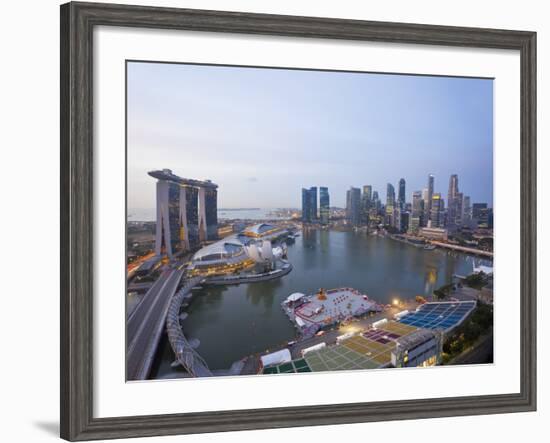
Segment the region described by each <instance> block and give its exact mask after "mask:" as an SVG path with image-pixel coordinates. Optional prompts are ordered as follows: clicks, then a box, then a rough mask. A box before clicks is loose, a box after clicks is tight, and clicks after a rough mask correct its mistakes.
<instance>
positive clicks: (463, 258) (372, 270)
mask: <svg viewBox="0 0 550 443" xmlns="http://www.w3.org/2000/svg"><path fill="white" fill-rule="evenodd" d="M287 254H288V262H289V263H291V264H292V267H293V270H292V272H289V273H288V274H287V275H285V276H283V277H282V278H277V279H273V280H268V281H260V282H254V283H245V282H240V284H236V285H229V286H228V285H199V287H197V288H196V289H193V291H192V295H193V297H192V302H191V303H190V304H189V306H187V307H186V313H187V314H188V315H187V318H185V320H183V321H182V322H181V324H182V329H183V332H184V333H185V336H188V337H193V338H196V339H198V340H199V341H200V346H199V347H198V348H197V352H198V353H199V354H200V355H201V356H202V357H203V358H204V360H205V361H206V362H207V363H208V365H209V367H210V369H211V370H212V371H214V372H215V371H217V370H227V369H228V368H231V367H232V365H233V364H234V363H235V362H238V361H240V360H242V359H243V358H244V357H246V356H251V355H260V354H263V353H266V352H269V351H272V350H276V349H281V348H283V347H286V346H287V344H288V342H292V341H296V339H297V337H298V336H299V334H297V332H298V331H297V329H296V327H295V325H294V324H293V323H292V322H291V321H290V320H289V317H288V316H287V315H286V314H285V312H284V310H283V309H282V308H281V304H282V303H283V302H284V300H285V299H287V297H288V296H290V295H291V294H293V293H296V292H301V293H304V294H310V295H311V294H315V293H317V291H318V290H319V288H321V287H322V288H342V287H351V288H354V289H356V290H357V291H359V292H360V293H361V294H365V295H368V298H369V300H372V301H375V302H377V303H379V304H380V305H384V306H385V307H386V308H385V310H384V311H383V312H381V313H379V314H376V313H373V314H369V313H367V314H365V316H364V317H365V318H363V319H359V320H358V321H357V322H350V324H349V326H348V328H353V327H357V326H361V325H367V324H370V323H372V322H373V321H376V320H377V319H378V318H382V317H383V316H384V315H385V314H386V313H395V312H397V309H396V308H393V307H391V306H392V302H393V301H394V300H395V299H399V300H400V301H401V302H403V303H405V302H406V303H410V308H411V309H414V308H415V305H414V299H415V297H416V296H418V295H422V296H430V295H431V294H432V292H433V290H434V289H436V288H437V287H440V286H442V285H444V284H446V283H448V282H450V281H451V280H452V278H453V275H455V274H458V275H468V274H469V273H471V270H472V258H471V256H468V255H465V254H461V253H453V254H447V253H445V252H444V251H442V250H439V249H436V250H433V251H427V250H424V249H422V248H411V247H409V246H408V245H405V244H403V243H400V242H395V241H392V240H391V239H388V238H384V237H378V236H367V235H365V234H363V233H355V232H337V231H321V230H308V231H303V232H302V233H301V235H299V236H297V237H296V238H295V241H294V242H292V243H289V244H288V251H287ZM388 306H390V308H389V310H387V307H388ZM394 311H395V312H394ZM379 315H381V316H382V317H379ZM324 329H325V330H326V334H327V336H325V341H326V339H328V338H330V337H331V335H330V334H332V333H333V332H331V327H330V326H327V327H325V328H324ZM334 334H335V337H336V335H341V334H342V332H341V330H339V332H338V331H336V332H334ZM335 337H334V340H335ZM321 338H323V337H316V336H313V337H312V338H310V339H307V340H304V341H303V343H304V345H303V346H306V345H314V344H316V342H317V341H322V340H320V339H321ZM301 343H302V342H300V345H294V347H295V348H296V349H299V348H300V347H301ZM161 347H162V349H161V352H159V355H158V359H157V362H156V365H155V368H154V372H153V374H152V375H153V377H154V378H163V377H178V376H180V377H181V376H185V374H184V372H183V371H180V370H178V369H174V368H172V367H171V363H172V362H173V361H174V354H173V352H172V350H171V348H170V344H169V343H168V341H167V340H165V341H164V342H162V343H161ZM294 347H291V352H294V350H293V348H294ZM306 347H307V346H306Z"/></svg>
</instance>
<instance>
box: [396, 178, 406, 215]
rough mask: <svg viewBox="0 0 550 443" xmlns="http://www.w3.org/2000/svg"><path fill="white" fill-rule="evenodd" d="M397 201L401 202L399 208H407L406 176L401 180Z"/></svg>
mask: <svg viewBox="0 0 550 443" xmlns="http://www.w3.org/2000/svg"><path fill="white" fill-rule="evenodd" d="M397 201H398V203H399V208H401V209H402V210H404V209H405V179H404V178H402V179H400V180H399V194H398V197H397Z"/></svg>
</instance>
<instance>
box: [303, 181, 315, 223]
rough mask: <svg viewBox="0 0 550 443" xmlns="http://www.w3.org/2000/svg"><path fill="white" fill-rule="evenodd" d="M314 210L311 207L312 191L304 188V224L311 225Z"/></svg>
mask: <svg viewBox="0 0 550 443" xmlns="http://www.w3.org/2000/svg"><path fill="white" fill-rule="evenodd" d="M312 218H313V208H312V207H311V194H310V190H309V189H306V188H302V222H304V223H311V222H312V221H313V220H312Z"/></svg>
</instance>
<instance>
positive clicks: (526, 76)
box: [60, 3, 536, 441]
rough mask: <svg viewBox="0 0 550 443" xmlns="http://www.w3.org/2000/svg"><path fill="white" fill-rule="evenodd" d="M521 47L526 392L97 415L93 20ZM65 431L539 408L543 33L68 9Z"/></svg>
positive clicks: (181, 428)
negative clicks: (539, 63)
mask: <svg viewBox="0 0 550 443" xmlns="http://www.w3.org/2000/svg"><path fill="white" fill-rule="evenodd" d="M99 25H105V26H125V27H137V28H161V29H176V30H193V31H214V32H231V33H245V34H264V35H279V36H291V37H304V38H307V37H310V38H311V37H313V38H325V39H344V40H364V41H381V42H393V43H413V44H429V45H446V46H461V47H472V48H498V49H513V50H517V51H519V53H520V57H521V86H520V87H521V148H520V149H521V154H520V155H521V269H520V272H521V294H520V298H521V301H520V303H521V310H520V317H521V338H520V342H521V355H520V358H521V362H520V365H521V383H520V384H521V391H520V393H518V394H501V395H484V396H469V397H454V398H434V399H420V400H404V401H387V402H369V403H350V404H339V405H319V406H303V407H288V408H275V409H253V410H238V411H214V412H200V413H186V414H168V415H153V416H131V417H109V418H94V417H93V402H94V400H93V364H92V361H93V340H92V338H93V333H92V332H93V331H92V328H93V321H92V320H93V318H92V316H93V314H92V313H93V309H92V306H93V291H92V290H93V265H92V263H93V260H92V258H93V247H92V245H93V238H92V232H93V230H92V226H93V196H92V193H93V173H92V164H93V162H92V159H93V155H94V153H93V143H92V128H93V127H92V118H93V102H92V97H93V94H92V83H93V82H92V64H93V60H92V54H93V48H92V45H93V38H92V37H93V29H94V27H96V26H99ZM60 117H61V126H60V130H61V276H60V278H61V437H62V438H64V439H67V440H71V441H75V440H91V439H105V438H123V437H144V436H153V435H171V434H189V433H201V432H220V431H235V430H245V429H261V428H281V427H291V426H311V425H326V424H339V423H356V422H371V421H381V420H403V419H418V418H428V417H446V416H459V415H478V414H495V413H508V412H520V411H533V410H535V409H536V33H534V32H525V31H508V30H495V29H477V28H459V27H446V26H431V25H430V26H427V25H418V24H403V23H382V22H369V21H357V20H341V19H329V18H312V17H295V16H280V15H264V14H249V13H235V12H219V11H202V10H187V9H172V8H154V7H141V6H121V5H114V4H99V3H68V4H65V5H62V6H61V116H60Z"/></svg>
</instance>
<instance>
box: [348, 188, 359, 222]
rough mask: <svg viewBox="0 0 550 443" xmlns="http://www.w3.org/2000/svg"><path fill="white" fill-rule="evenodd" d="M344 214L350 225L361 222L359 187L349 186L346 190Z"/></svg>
mask: <svg viewBox="0 0 550 443" xmlns="http://www.w3.org/2000/svg"><path fill="white" fill-rule="evenodd" d="M346 216H347V219H348V221H349V223H350V224H351V225H352V226H359V225H360V224H361V189H359V188H353V187H351V188H350V189H349V190H348V191H347V193H346Z"/></svg>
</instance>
